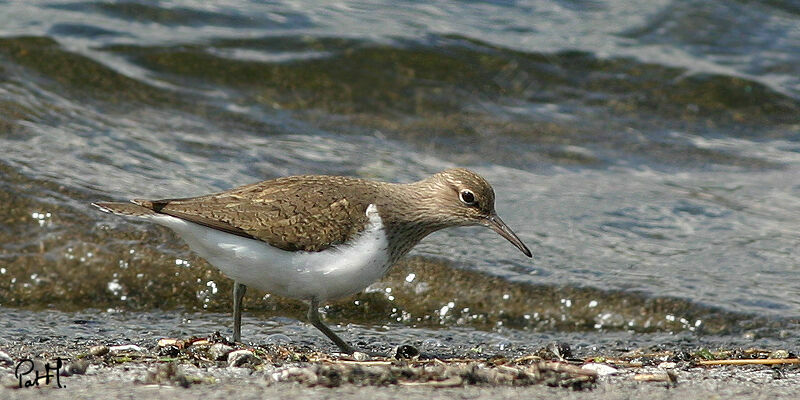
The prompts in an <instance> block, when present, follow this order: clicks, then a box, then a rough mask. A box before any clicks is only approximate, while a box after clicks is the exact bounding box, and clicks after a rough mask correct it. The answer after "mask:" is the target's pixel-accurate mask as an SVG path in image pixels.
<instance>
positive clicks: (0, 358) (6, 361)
mask: <svg viewBox="0 0 800 400" xmlns="http://www.w3.org/2000/svg"><path fill="white" fill-rule="evenodd" d="M0 365H8V366H11V365H14V360H13V359H12V358H11V356H9V355H8V354H7V353H6V352H4V351H0Z"/></svg>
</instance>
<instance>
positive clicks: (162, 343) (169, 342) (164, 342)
mask: <svg viewBox="0 0 800 400" xmlns="http://www.w3.org/2000/svg"><path fill="white" fill-rule="evenodd" d="M167 346H178V339H173V338H163V339H158V347H167ZM178 347H180V346H178Z"/></svg>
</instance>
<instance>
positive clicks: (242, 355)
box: [228, 350, 258, 367]
mask: <svg viewBox="0 0 800 400" xmlns="http://www.w3.org/2000/svg"><path fill="white" fill-rule="evenodd" d="M257 360H258V358H257V357H256V355H255V354H253V352H252V351H250V350H236V351H232V352H230V353H228V366H229V367H241V366H242V365H244V364H247V363H250V364H255V363H256V361H257Z"/></svg>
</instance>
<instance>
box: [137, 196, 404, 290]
mask: <svg viewBox="0 0 800 400" xmlns="http://www.w3.org/2000/svg"><path fill="white" fill-rule="evenodd" d="M367 217H368V218H369V223H368V226H367V228H366V229H365V230H364V231H363V232H362V233H361V234H360V235H359V236H358V237H357V238H356V239H355V240H354V241H352V242H351V243H347V244H343V245H339V246H336V247H332V248H329V249H327V250H323V251H319V252H306V251H285V250H281V249H278V248H276V247H272V246H270V245H268V244H267V243H265V242H262V241H259V240H253V239H247V238H243V237H241V236H237V235H233V234H230V233H225V232H222V231H219V230H216V229H212V228H208V227H205V226H202V225H198V224H195V223H192V222H187V221H184V220H182V219H179V218H175V217H171V216H168V215H161V214H160V215H155V216H148V217H145V218H148V219H151V220H153V222H156V223H158V224H161V225H164V226H167V227H169V228H171V229H173V230H174V231H175V232H177V233H178V235H180V236H181V237H182V238H183V239H184V240H185V241H186V243H188V244H189V247H190V248H191V249H192V250H194V251H195V252H197V254H199V255H200V256H201V257H203V258H204V259H206V260H207V261H208V262H210V263H211V264H212V265H214V266H215V267H217V268H219V269H220V270H221V271H222V273H223V274H225V275H226V276H227V277H229V278H231V279H233V280H236V281H238V282H239V283H242V284H244V285H247V286H250V287H254V288H257V289H261V290H264V291H266V292H269V293H273V294H277V295H280V296H285V297H290V298H295V299H303V300H309V299H312V298H316V299H318V300H320V301H324V300H330V299H336V298H339V297H344V296H348V295H351V294H354V293H357V292H359V291H361V290H363V289H364V288H366V287H367V286H369V285H370V284H371V283H373V282H375V281H377V280H378V279H380V278H381V277H382V276H383V275H384V274H385V273H386V271H387V270H388V268H389V267H390V265H389V242H388V240H387V237H386V232H385V231H384V229H383V222H382V221H381V217H380V215H379V214H378V209H377V207H375V205H374V204H370V206H369V207H367Z"/></svg>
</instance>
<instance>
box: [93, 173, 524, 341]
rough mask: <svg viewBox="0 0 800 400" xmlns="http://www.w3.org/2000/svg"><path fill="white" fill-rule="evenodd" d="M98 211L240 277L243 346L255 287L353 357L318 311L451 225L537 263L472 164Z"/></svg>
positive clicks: (237, 303)
mask: <svg viewBox="0 0 800 400" xmlns="http://www.w3.org/2000/svg"><path fill="white" fill-rule="evenodd" d="M92 205H93V206H95V207H97V208H99V209H100V210H102V211H105V212H110V213H113V214H117V215H122V216H129V217H137V218H141V219H145V220H149V221H151V222H154V223H156V224H159V225H163V226H166V227H168V228H170V229H172V230H173V231H175V233H177V235H178V236H179V237H181V238H182V239H183V240H184V241H185V242H186V243H187V244H188V245H189V248H190V249H192V250H193V251H194V252H196V253H197V254H198V255H199V256H200V257H202V258H204V259H205V260H206V261H208V262H209V263H210V264H211V265H213V266H214V267H216V268H218V269H219V270H220V271H221V272H222V273H223V275H225V276H227V277H228V278H230V279H232V280H233V281H234V285H233V340H234V342H239V341H240V340H241V316H242V312H241V307H242V299H243V297H244V295H245V293H246V290H247V288H248V287H254V288H256V289H259V290H262V291H265V292H268V293H271V294H276V295H280V296H284V297H287V298H293V299H299V300H302V301H305V302H308V304H309V308H308V313H307V318H308V321H309V322H310V323H311V324H312V325H313V326H314V327H316V328H317V329H319V331H320V332H322V333H323V334H324V335H325V336H327V337H328V338H329V339H330V340H331V341H333V343H334V344H336V346H337V347H338V348H339V350H341V351H342V352H343V353H347V354H353V353H354V352H355V351H356V348H354V347H352V346H350V345H349V344H348V343H347V342H345V341H344V340H342V339H341V338H340V337H339V336H338V335H336V334H335V333H334V332H333V331H332V330H331V329H330V328H328V327H327V326H326V325H325V324H324V323H322V321H321V319H320V316H319V307H320V305H321V304H324V303H326V302H329V301H332V300H336V299H340V298H343V297H346V296H350V295H353V294H355V293H358V292H360V291H362V290H364V289H365V288H366V287H367V286H369V285H370V284H372V283H374V282H375V281H377V280H379V279H380V278H381V277H383V276H384V275H385V274H386V273H387V272H388V270H389V269H390V267H391V266H392V265H394V264H395V263H396V262H397V261H398V260H399V259H400V258H401V257H403V256H404V255H406V254H407V253H408V252H409V251H410V250H411V249H412V248H413V247H414V246H415V245H417V244H418V243H419V242H420V241H421V240H422V239H423V238H425V237H426V236H428V235H429V234H431V233H433V232H436V231H438V230H441V229H444V228H449V227H456V226H469V225H481V226H485V227H488V228H490V229H492V230H494V231H495V232H497V233H498V234H500V236H502V237H504V238H505V239H507V240H508V241H509V242H511V243H512V244H513V245H514V246H516V247H517V248H518V249H519V250H520V251H522V253H523V254H525V255H526V256H527V257H532V253H531V251H530V250H529V249H528V247H527V246H526V245H525V244H524V243H523V242H522V241H521V240H520V239H519V237H517V235H516V234H515V233H514V232H513V231H512V230H511V228H509V227H508V225H506V224H505V223H504V222H503V220H502V219H500V217H499V216H498V215H497V212H496V211H495V193H494V189H493V188H492V186H491V185H490V184H489V182H487V181H486V179H484V178H483V177H481V176H480V175H478V174H476V173H475V172H472V171H470V170H468V169H464V168H451V169H447V170H444V171H441V172H439V173H436V174H434V175H432V176H429V177H427V178H425V179H422V180H420V181H417V182H412V183H388V182H380V181H375V180H367V179H361V178H355V177H347V176H332V175H298V176H289V177H282V178H276V179H272V180H266V181H262V182H258V183H253V184H249V185H244V186H240V187H236V188H233V189H230V190H226V191H223V192H219V193H213V194H208V195H203V196H198V197H187V198H170V199H161V200H143V199H133V200H130V202H95V203H92Z"/></svg>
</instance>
